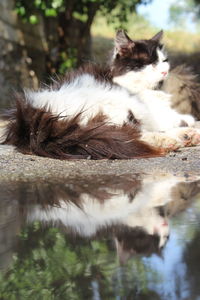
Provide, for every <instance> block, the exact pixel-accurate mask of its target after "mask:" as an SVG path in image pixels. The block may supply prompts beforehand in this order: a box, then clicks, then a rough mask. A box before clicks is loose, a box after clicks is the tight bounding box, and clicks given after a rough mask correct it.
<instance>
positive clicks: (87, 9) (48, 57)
mask: <svg viewBox="0 0 200 300" xmlns="http://www.w3.org/2000/svg"><path fill="white" fill-rule="evenodd" d="M0 9H1V16H0V49H1V51H0V88H1V93H0V107H7V106H8V105H9V104H10V102H11V100H12V97H13V93H14V92H15V91H19V90H20V89H22V87H23V88H24V87H25V88H37V87H38V86H39V83H41V82H42V83H48V82H49V80H50V78H51V77H52V76H53V77H54V76H55V74H64V73H65V72H66V71H67V70H69V69H71V68H75V67H77V66H79V65H80V64H82V63H84V62H87V61H95V62H101V63H106V61H108V59H109V53H110V50H111V49H112V47H113V38H114V36H115V31H116V29H118V28H124V29H126V30H127V31H128V33H129V35H130V36H131V37H132V38H133V39H134V38H135V39H138V38H150V37H151V36H153V35H154V34H155V33H156V32H157V31H158V30H160V29H164V31H165V35H164V43H165V44H166V48H167V49H168V52H169V55H170V58H171V63H172V68H173V67H175V66H177V65H180V64H182V63H185V64H186V65H188V66H190V68H191V70H192V72H194V73H193V74H195V76H194V77H195V78H198V76H199V74H200V34H199V32H200V1H199V0H180V1H176V0H163V1H159V0H29V1H26V0H1V1H0ZM196 75H197V77H196ZM195 80H196V79H195ZM198 80H199V79H198Z"/></svg>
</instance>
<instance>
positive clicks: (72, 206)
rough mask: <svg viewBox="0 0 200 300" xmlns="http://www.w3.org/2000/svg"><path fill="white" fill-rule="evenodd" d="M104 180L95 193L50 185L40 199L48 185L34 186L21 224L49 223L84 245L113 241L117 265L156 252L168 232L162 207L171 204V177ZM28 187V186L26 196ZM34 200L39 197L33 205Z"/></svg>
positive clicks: (173, 182)
mask: <svg viewBox="0 0 200 300" xmlns="http://www.w3.org/2000/svg"><path fill="white" fill-rule="evenodd" d="M107 179H108V180H107V181H106V183H105V182H103V183H99V184H97V185H96V188H95V193H93V191H92V192H91V191H90V190H89V191H86V188H85V185H84V186H78V188H77V186H76V184H69V186H70V188H69V189H68V185H67V184H66V185H62V186H61V187H59V188H57V187H56V185H52V186H51V188H50V190H51V192H50V194H51V197H50V198H49V197H47V196H46V195H47V193H49V190H48V189H49V187H48V186H46V187H44V186H43V185H41V186H40V188H39V186H37V189H36V190H37V193H34V194H33V200H31V199H30V193H27V196H28V199H27V201H28V205H27V209H26V220H27V222H28V223H29V224H31V223H32V222H35V221H39V222H41V223H42V224H43V225H44V226H49V225H50V226H52V224H53V225H54V226H56V227H57V226H58V227H61V228H64V229H65V231H66V232H68V233H70V234H72V235H73V236H76V237H81V238H83V239H87V240H93V239H96V238H99V237H104V238H105V237H106V236H108V237H110V236H114V239H115V244H116V248H117V253H118V256H119V259H120V261H121V262H122V263H124V262H125V257H126V259H128V258H129V257H130V255H133V254H144V255H145V254H146V255H150V254H152V252H155V253H159V252H160V250H161V249H162V248H163V247H164V246H165V244H166V242H167V240H168V238H169V233H170V229H169V222H168V218H167V216H166V215H165V213H164V210H165V205H166V204H168V203H169V202H171V201H172V200H173V198H172V196H173V194H172V190H173V188H174V187H176V185H177V183H178V181H179V179H177V178H175V177H173V176H170V177H163V178H162V177H154V178H153V179H152V178H149V176H146V177H145V176H144V177H143V178H133V179H131V178H127V177H124V178H121V179H120V181H119V179H118V178H114V179H113V177H112V178H111V179H109V178H107ZM90 185H91V183H89V184H88V185H87V186H90ZM33 188H34V186H33V185H32V186H31V191H32V192H34V189H33ZM38 188H39V189H38ZM163 190H165V193H164V194H163ZM35 195H39V197H38V198H37V201H35V200H36V199H35V198H34V197H35ZM25 198H26V197H25ZM49 199H50V200H49ZM51 199H54V201H53V202H52V200H51Z"/></svg>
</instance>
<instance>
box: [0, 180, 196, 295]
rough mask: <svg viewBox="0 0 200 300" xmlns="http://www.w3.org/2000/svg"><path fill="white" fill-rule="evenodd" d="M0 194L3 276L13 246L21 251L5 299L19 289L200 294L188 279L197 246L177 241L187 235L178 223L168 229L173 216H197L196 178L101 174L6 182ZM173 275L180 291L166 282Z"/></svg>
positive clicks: (24, 291) (58, 292)
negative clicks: (87, 177) (61, 179)
mask: <svg viewBox="0 0 200 300" xmlns="http://www.w3.org/2000/svg"><path fill="white" fill-rule="evenodd" d="M0 190H1V192H0V193H1V199H2V200H3V201H1V208H2V209H1V214H2V217H3V218H1V223H0V226H1V227H0V238H1V240H2V241H3V243H2V245H3V246H1V247H0V255H1V265H0V267H1V268H2V269H4V272H5V269H6V265H8V262H9V260H10V259H11V254H10V253H11V249H12V251H13V252H16V253H17V254H16V256H15V259H14V261H13V262H12V264H11V265H10V271H9V273H8V274H10V275H8V274H7V273H5V276H6V277H2V279H0V283H1V285H0V286H1V287H2V288H0V292H2V293H3V299H10V298H9V297H10V295H11V294H12V292H13V290H15V291H16V299H25V298H26V297H30V295H31V297H33V299H41V297H42V298H43V299H50V298H51V297H52V295H53V296H54V297H55V299H57V298H58V299H154V300H155V299H167V300H168V299H190V298H188V297H190V294H191V293H192V295H193V296H194V298H192V299H195V296H197V295H199V294H200V293H199V290H198V289H196V290H195V291H193V290H194V289H195V288H194V287H193V285H192V282H193V281H192V282H191V284H190V278H191V277H192V276H191V275H188V274H190V273H189V272H191V271H190V268H189V267H187V264H189V265H192V260H190V259H188V257H189V254H188V250H187V249H190V248H191V249H193V248H195V245H193V244H192V243H193V242H192V241H193V240H192V239H189V242H188V244H186V243H185V241H181V243H182V244H178V240H179V238H180V240H181V239H184V238H185V237H183V235H181V234H182V233H183V232H184V230H182V228H181V229H180V230H178V231H177V232H176V229H177V228H178V227H177V226H178V225H177V224H179V223H177V224H176V223H172V225H171V229H170V228H169V219H170V218H172V221H173V220H179V219H180V218H181V217H180V216H183V215H184V213H185V214H186V215H185V216H184V218H186V217H187V214H188V211H189V212H190V214H191V209H192V208H191V207H193V206H192V205H193V204H192V198H193V197H194V196H195V195H197V194H198V193H199V191H200V184H199V182H198V181H196V182H180V179H178V178H176V177H174V176H162V177H154V178H152V177H149V176H129V177H127V176H121V177H116V178H111V177H103V178H99V177H98V178H93V179H92V181H91V180H81V179H80V180H78V179H77V180H76V182H74V181H71V182H70V181H68V182H66V183H65V182H64V183H21V184H17V185H12V187H6V186H5V185H4V186H2V188H1V189H0ZM195 203H196V202H195ZM181 211H184V213H180V212H181ZM11 212H12V213H11ZM195 213H196V210H195V212H193V215H194V214H195ZM181 222H183V224H185V220H181ZM185 226H186V227H187V224H186V225H185ZM188 226H189V224H188ZM20 228H21V230H20ZM187 228H188V227H187ZM184 234H185V235H186V233H185V232H184ZM197 235H198V231H197ZM17 236H18V238H17ZM169 236H170V239H169V241H168V238H169ZM194 239H195V238H194ZM5 241H6V242H5ZM186 246H187V247H188V248H187V247H186ZM199 246H200V245H199ZM189 247H190V248H189ZM191 249H190V250H189V252H192V250H191ZM198 249H199V248H198ZM114 253H116V254H117V257H118V261H119V263H118V261H116V259H115V257H116V256H115V254H114ZM198 253H199V252H198ZM155 254H157V255H155ZM194 256H195V255H194ZM195 257H196V256H195ZM2 259H3V260H2ZM177 266H178V269H177ZM193 268H195V263H193ZM20 272H22V274H21V275H20ZM194 273H195V272H193V273H192V274H194ZM197 273H198V271H197ZM38 274H39V275H38ZM11 275H12V276H11ZM22 275H23V276H24V275H25V279H23V281H24V284H23V283H20V282H21V281H22V278H21V276H22ZM198 275H199V273H198ZM9 276H10V277H9ZM170 276H171V278H173V280H174V286H173V285H172V284H171V282H170V285H169V283H168V281H169V280H170ZM5 278H6V280H5ZM195 278H196V277H195ZM197 278H198V277H197ZM180 280H181V281H180ZM194 280H195V279H194ZM178 281H180V282H178ZM190 286H191V291H190ZM19 287H20V288H19ZM178 288H181V291H178ZM9 293H10V294H9ZM36 295H37V297H36ZM38 295H39V296H38ZM66 295H68V296H66ZM34 297H35V298H34ZM45 297H46V298H45ZM66 297H67V298H66ZM160 297H161V298H160ZM0 298H1V297H0ZM14 299H15V298H14Z"/></svg>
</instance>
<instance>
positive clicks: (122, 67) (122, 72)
mask: <svg viewBox="0 0 200 300" xmlns="http://www.w3.org/2000/svg"><path fill="white" fill-rule="evenodd" d="M162 35H163V32H162V31H160V32H158V33H157V34H156V35H155V36H153V37H152V38H151V39H149V40H131V39H130V38H129V36H128V35H127V34H126V33H125V32H124V31H123V30H119V31H118V32H117V34H116V38H115V48H114V53H113V59H112V63H111V70H112V75H113V81H114V82H116V83H118V84H119V85H121V86H124V87H125V88H128V89H129V90H130V91H135V90H137V89H139V90H140V89H142V90H143V89H146V88H155V87H156V86H157V84H158V83H159V82H160V81H163V80H164V79H165V78H166V76H167V74H168V72H169V62H168V59H167V56H166V53H165V52H164V50H163V45H162V44H161V43H160V40H161V38H162Z"/></svg>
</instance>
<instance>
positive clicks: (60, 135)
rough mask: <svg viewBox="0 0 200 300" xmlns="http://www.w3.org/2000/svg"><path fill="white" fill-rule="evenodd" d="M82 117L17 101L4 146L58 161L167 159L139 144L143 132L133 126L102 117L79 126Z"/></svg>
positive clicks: (10, 113)
mask: <svg viewBox="0 0 200 300" xmlns="http://www.w3.org/2000/svg"><path fill="white" fill-rule="evenodd" d="M80 118H81V113H79V114H77V115H76V116H74V117H73V118H66V117H65V118H63V117H60V116H55V115H53V114H52V113H51V112H50V111H49V110H48V109H46V108H35V107H33V106H32V105H31V104H30V103H28V102H26V101H25V100H22V99H20V100H17V102H16V107H15V109H13V110H10V111H8V114H7V120H8V125H7V128H6V132H5V138H4V142H3V144H11V145H14V146H15V147H16V148H17V150H19V151H20V152H22V153H24V154H36V155H40V156H46V157H51V158H58V159H75V158H77V159H81V158H91V159H104V158H110V159H128V158H147V157H155V156H161V155H163V150H161V149H156V148H154V147H152V146H150V145H148V144H146V143H145V142H142V141H140V140H139V138H140V132H139V129H137V128H133V127H132V126H131V125H123V126H114V125H109V123H106V120H105V117H103V116H102V115H101V116H100V115H99V116H96V117H95V118H93V119H91V120H90V121H89V122H88V123H87V125H85V126H82V125H79V123H80V122H79V121H80Z"/></svg>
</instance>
